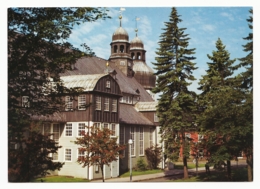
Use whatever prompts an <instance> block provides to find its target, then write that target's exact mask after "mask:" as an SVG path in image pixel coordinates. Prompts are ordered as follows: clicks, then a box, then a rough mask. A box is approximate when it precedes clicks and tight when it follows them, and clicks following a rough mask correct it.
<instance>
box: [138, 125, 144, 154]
mask: <svg viewBox="0 0 260 189" xmlns="http://www.w3.org/2000/svg"><path fill="white" fill-rule="evenodd" d="M139 144H140V146H139V155H144V128H143V127H140V137H139Z"/></svg>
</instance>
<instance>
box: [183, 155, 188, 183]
mask: <svg viewBox="0 0 260 189" xmlns="http://www.w3.org/2000/svg"><path fill="white" fill-rule="evenodd" d="M183 178H184V179H187V178H189V174H188V165H187V158H186V157H185V156H183Z"/></svg>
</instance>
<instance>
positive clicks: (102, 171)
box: [100, 165, 105, 182]
mask: <svg viewBox="0 0 260 189" xmlns="http://www.w3.org/2000/svg"><path fill="white" fill-rule="evenodd" d="M100 169H101V174H102V180H103V182H105V179H104V170H103V165H100Z"/></svg>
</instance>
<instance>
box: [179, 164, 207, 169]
mask: <svg viewBox="0 0 260 189" xmlns="http://www.w3.org/2000/svg"><path fill="white" fill-rule="evenodd" d="M198 167H205V163H199V164H198ZM193 168H196V165H195V164H194V163H190V162H188V169H193ZM174 169H183V163H174Z"/></svg>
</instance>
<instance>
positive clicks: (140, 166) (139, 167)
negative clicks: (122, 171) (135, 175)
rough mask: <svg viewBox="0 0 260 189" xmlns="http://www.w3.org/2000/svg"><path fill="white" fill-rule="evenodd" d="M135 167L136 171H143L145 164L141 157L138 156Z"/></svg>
mask: <svg viewBox="0 0 260 189" xmlns="http://www.w3.org/2000/svg"><path fill="white" fill-rule="evenodd" d="M136 168H137V170H138V171H145V170H146V168H147V164H146V162H145V160H144V159H143V158H138V160H137V164H136Z"/></svg>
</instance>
